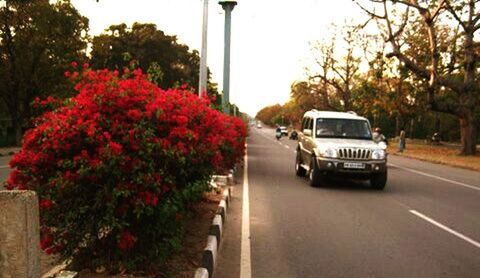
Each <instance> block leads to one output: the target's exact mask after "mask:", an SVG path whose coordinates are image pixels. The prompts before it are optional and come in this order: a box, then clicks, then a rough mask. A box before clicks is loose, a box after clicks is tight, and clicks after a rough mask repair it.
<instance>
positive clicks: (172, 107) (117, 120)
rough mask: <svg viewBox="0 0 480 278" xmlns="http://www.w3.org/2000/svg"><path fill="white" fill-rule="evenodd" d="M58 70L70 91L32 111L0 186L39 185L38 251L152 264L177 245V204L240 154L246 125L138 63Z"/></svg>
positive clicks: (83, 262)
mask: <svg viewBox="0 0 480 278" xmlns="http://www.w3.org/2000/svg"><path fill="white" fill-rule="evenodd" d="M66 75H67V76H68V77H70V78H72V79H73V80H76V82H77V84H76V86H75V90H77V91H78V94H77V95H76V96H75V97H73V98H71V99H69V100H68V101H65V102H63V103H62V104H61V105H60V104H58V102H57V104H58V105H57V106H58V107H57V108H56V109H55V110H53V111H50V112H46V113H45V114H43V115H42V116H40V117H38V118H37V119H36V120H35V127H34V128H32V129H31V130H29V131H27V133H26V134H25V136H24V142H23V146H22V150H21V151H20V152H19V153H18V154H17V155H16V156H15V157H14V158H13V159H12V161H11V162H10V166H11V167H12V168H13V171H12V173H11V175H10V177H9V179H8V180H7V186H8V188H9V189H29V190H35V191H36V192H37V193H38V195H39V198H40V209H41V213H40V214H41V239H42V240H41V247H42V249H44V250H45V251H46V252H47V253H59V254H61V255H62V256H63V257H64V258H72V257H73V258H75V261H76V263H77V264H79V266H80V267H93V268H94V267H98V266H105V267H107V268H108V269H109V270H111V271H115V270H121V269H138V268H144V267H145V266H148V264H150V263H155V264H157V265H158V263H161V261H163V260H164V259H165V258H166V256H167V255H168V254H169V253H170V252H171V251H172V250H174V249H175V248H177V247H178V246H179V231H181V225H180V223H181V221H179V219H180V218H181V217H182V214H183V213H184V212H185V211H184V210H185V206H186V205H187V204H188V203H189V202H192V200H195V199H196V198H198V197H199V196H201V194H202V192H203V191H205V190H206V189H207V188H208V180H209V178H210V176H211V175H212V174H213V173H216V172H222V171H226V170H227V169H230V168H231V167H233V165H234V164H235V163H236V162H238V161H239V160H240V159H241V158H242V156H243V154H244V145H245V137H246V127H245V124H244V123H243V122H242V121H241V120H240V119H238V118H234V117H231V116H227V115H224V114H222V113H220V112H219V111H217V110H214V109H212V108H210V102H209V100H208V99H206V98H200V97H198V96H197V95H195V94H194V93H192V92H190V91H188V90H187V89H186V88H178V89H168V90H162V89H160V88H158V87H156V86H155V85H154V84H152V83H150V82H149V81H148V80H147V78H146V76H145V75H144V74H142V73H141V72H140V71H138V70H137V71H135V72H127V73H126V74H124V75H122V76H121V75H120V74H119V73H118V72H111V71H107V70H102V71H92V70H89V69H88V68H87V69H85V70H84V71H83V73H80V74H79V73H76V72H75V73H67V74H66ZM40 102H41V101H40ZM48 102H49V103H51V101H48Z"/></svg>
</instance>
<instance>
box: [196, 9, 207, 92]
mask: <svg viewBox="0 0 480 278" xmlns="http://www.w3.org/2000/svg"><path fill="white" fill-rule="evenodd" d="M207 29H208V0H203V24H202V50H201V54H200V76H199V78H198V79H199V80H198V95H199V96H200V95H202V93H203V92H206V91H207Z"/></svg>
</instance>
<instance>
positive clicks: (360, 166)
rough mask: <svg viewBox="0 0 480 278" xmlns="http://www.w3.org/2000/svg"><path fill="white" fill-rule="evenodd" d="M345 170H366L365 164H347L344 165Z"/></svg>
mask: <svg viewBox="0 0 480 278" xmlns="http://www.w3.org/2000/svg"><path fill="white" fill-rule="evenodd" d="M343 168H345V169H365V163H355V162H347V163H344V164H343Z"/></svg>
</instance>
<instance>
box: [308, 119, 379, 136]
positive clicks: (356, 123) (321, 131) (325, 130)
mask: <svg viewBox="0 0 480 278" xmlns="http://www.w3.org/2000/svg"><path fill="white" fill-rule="evenodd" d="M315 137H317V138H348V139H372V133H371V131H370V126H369V124H368V122H367V121H365V120H352V119H330V118H328V119H327V118H325V119H323V118H318V119H317V124H316V130H315Z"/></svg>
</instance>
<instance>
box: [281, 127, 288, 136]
mask: <svg viewBox="0 0 480 278" xmlns="http://www.w3.org/2000/svg"><path fill="white" fill-rule="evenodd" d="M280 131H281V133H282V136H288V129H287V127H286V126H281V127H280Z"/></svg>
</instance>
